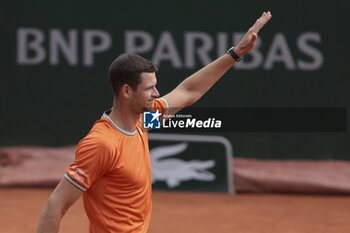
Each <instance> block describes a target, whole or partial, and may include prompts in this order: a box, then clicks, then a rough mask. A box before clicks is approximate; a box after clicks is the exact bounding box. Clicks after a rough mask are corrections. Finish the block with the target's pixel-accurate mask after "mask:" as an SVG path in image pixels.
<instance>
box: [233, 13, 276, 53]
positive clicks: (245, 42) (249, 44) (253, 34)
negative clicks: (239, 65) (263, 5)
mask: <svg viewBox="0 0 350 233" xmlns="http://www.w3.org/2000/svg"><path fill="white" fill-rule="evenodd" d="M271 17H272V15H271V13H270V11H268V12H267V13H266V12H264V13H263V14H262V15H261V16H260V18H259V19H258V20H257V21H256V22H255V24H254V25H253V26H251V27H250V28H249V30H248V31H247V33H246V34H245V35H244V36H243V38H242V40H241V41H240V42H239V43H238V45H237V46H236V47H235V50H234V51H235V53H236V54H237V55H238V56H240V57H242V56H244V55H245V54H247V53H249V52H250V51H252V49H253V48H254V46H255V43H256V39H257V38H258V32H259V31H260V29H261V28H262V27H263V26H264V25H265V24H266V23H267V22H268V21H269V20H270V19H271Z"/></svg>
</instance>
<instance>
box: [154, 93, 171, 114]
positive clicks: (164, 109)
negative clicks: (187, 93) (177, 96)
mask: <svg viewBox="0 0 350 233" xmlns="http://www.w3.org/2000/svg"><path fill="white" fill-rule="evenodd" d="M157 110H158V111H159V112H160V113H161V114H162V116H161V118H162V119H163V118H164V116H166V115H168V113H169V104H168V101H167V100H166V99H165V98H159V99H156V100H154V102H153V106H152V112H155V111H157Z"/></svg>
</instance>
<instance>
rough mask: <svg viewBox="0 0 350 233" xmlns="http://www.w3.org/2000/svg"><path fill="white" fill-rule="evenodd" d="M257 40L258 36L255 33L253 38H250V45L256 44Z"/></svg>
mask: <svg viewBox="0 0 350 233" xmlns="http://www.w3.org/2000/svg"><path fill="white" fill-rule="evenodd" d="M256 39H258V35H257V34H256V33H255V32H253V33H252V38H250V41H249V44H255V41H256Z"/></svg>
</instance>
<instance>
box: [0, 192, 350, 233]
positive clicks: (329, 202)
mask: <svg viewBox="0 0 350 233" xmlns="http://www.w3.org/2000/svg"><path fill="white" fill-rule="evenodd" d="M51 192H52V189H49V188H36V189H35V188H1V189H0V233H20V232H21V233H23V232H35V229H36V225H37V222H38V219H39V215H40V212H41V209H42V207H43V205H44V204H45V202H46V200H47V198H48V196H49V195H50V193H51ZM87 229H88V220H87V217H86V215H85V213H84V210H83V204H82V199H79V200H78V202H77V203H75V204H74V205H73V206H72V207H71V208H70V210H69V211H68V213H67V214H66V216H65V217H64V219H63V221H62V224H61V230H60V232H65V233H83V232H84V233H87V232H88V231H87ZM148 232H149V233H175V232H176V233H178V232H181V233H187V232H188V233H190V232H191V233H193V232H200V233H213V232H239V233H347V232H350V198H349V196H341V195H339V196H338V195H300V194H299V195H292V194H237V195H229V194H209V193H179V192H159V191H155V192H153V214H152V220H151V225H150V228H149V231H148Z"/></svg>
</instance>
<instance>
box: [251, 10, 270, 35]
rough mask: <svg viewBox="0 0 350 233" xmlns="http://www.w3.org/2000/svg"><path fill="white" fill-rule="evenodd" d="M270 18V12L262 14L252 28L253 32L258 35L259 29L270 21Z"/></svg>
mask: <svg viewBox="0 0 350 233" xmlns="http://www.w3.org/2000/svg"><path fill="white" fill-rule="evenodd" d="M271 17H272V15H271V12H270V11H268V12H267V13H266V12H264V13H263V14H262V15H261V16H260V18H259V19H258V20H257V21H256V22H255V24H254V25H253V26H252V29H253V31H254V32H256V33H258V32H259V31H260V29H261V28H262V27H263V26H264V25H265V24H266V23H267V22H268V21H269V20H270V19H271Z"/></svg>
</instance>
